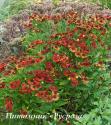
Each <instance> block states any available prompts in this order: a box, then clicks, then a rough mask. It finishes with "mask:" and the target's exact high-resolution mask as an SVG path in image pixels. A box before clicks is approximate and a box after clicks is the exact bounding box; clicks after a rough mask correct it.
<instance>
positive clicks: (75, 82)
mask: <svg viewBox="0 0 111 125" xmlns="http://www.w3.org/2000/svg"><path fill="white" fill-rule="evenodd" d="M71 84H72V86H77V85H78V84H79V82H78V80H77V79H76V78H73V79H72V80H71Z"/></svg>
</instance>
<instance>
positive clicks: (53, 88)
mask: <svg viewBox="0 0 111 125" xmlns="http://www.w3.org/2000/svg"><path fill="white" fill-rule="evenodd" d="M49 90H51V91H52V92H53V93H55V94H56V93H57V92H58V88H57V87H56V86H50V87H49Z"/></svg>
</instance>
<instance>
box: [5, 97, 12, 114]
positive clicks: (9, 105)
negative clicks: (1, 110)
mask: <svg viewBox="0 0 111 125" xmlns="http://www.w3.org/2000/svg"><path fill="white" fill-rule="evenodd" d="M5 107H6V110H7V111H8V112H12V110H13V101H12V99H11V98H6V100H5Z"/></svg>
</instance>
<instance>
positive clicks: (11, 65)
mask: <svg viewBox="0 0 111 125" xmlns="http://www.w3.org/2000/svg"><path fill="white" fill-rule="evenodd" d="M110 24H111V17H110V16H106V17H103V16H101V15H96V16H93V17H90V18H88V19H80V17H79V15H78V13H77V12H73V11H69V12H67V13H65V14H56V15H53V16H50V15H44V16H41V15H38V14H35V13H33V14H31V15H30V17H29V21H28V22H24V24H23V26H24V28H26V29H28V33H27V34H26V37H25V40H24V41H23V43H22V46H23V48H24V51H23V53H22V55H20V56H19V57H17V56H15V55H12V56H11V57H9V58H8V59H7V61H6V62H7V63H1V64H0V89H1V92H2V93H4V94H3V95H2V98H1V97H0V101H2V102H3V103H2V106H5V109H6V110H7V111H8V112H19V113H20V112H21V111H26V112H27V113H28V112H40V110H41V112H42V111H43V112H47V111H52V110H53V109H58V107H61V106H64V105H67V104H70V99H71V98H74V99H77V101H75V103H76V105H75V110H74V111H79V110H82V109H80V108H81V107H79V104H80V102H79V101H81V100H82V101H83V102H84V101H85V98H86V97H85V96H87V94H89V93H90V91H92V90H94V89H95V90H96V89H98V86H99V84H100V85H101V84H102V83H103V81H104V80H105V79H104V77H103V76H102V73H103V72H105V71H106V66H105V64H104V60H105V57H106V54H107V53H106V52H107V51H106V50H107V45H108V39H109V30H110V31H111V25H110ZM82 88H83V90H82ZM91 88H93V89H91ZM81 98H82V99H81ZM4 102H5V104H4ZM49 103H50V104H52V106H50V107H48V106H49ZM77 105H78V106H77ZM80 105H81V104H80ZM44 106H47V108H46V107H44ZM86 107H87V106H86ZM39 108H40V110H39ZM78 108H79V109H78ZM26 112H25V113H26Z"/></svg>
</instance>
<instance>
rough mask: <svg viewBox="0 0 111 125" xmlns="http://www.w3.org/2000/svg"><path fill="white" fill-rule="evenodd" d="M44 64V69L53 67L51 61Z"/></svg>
mask: <svg viewBox="0 0 111 125" xmlns="http://www.w3.org/2000/svg"><path fill="white" fill-rule="evenodd" d="M45 66H46V70H51V69H52V68H53V64H52V63H51V62H46V64H45Z"/></svg>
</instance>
